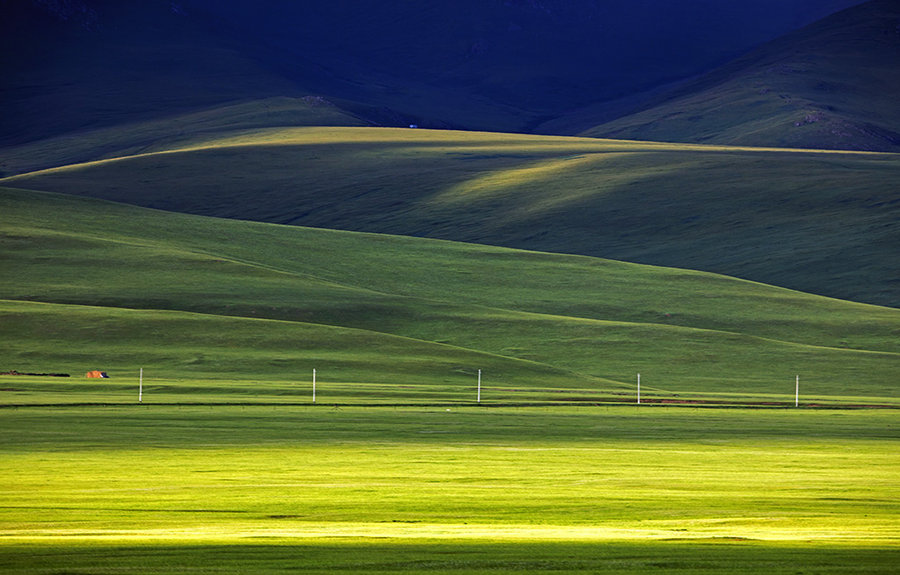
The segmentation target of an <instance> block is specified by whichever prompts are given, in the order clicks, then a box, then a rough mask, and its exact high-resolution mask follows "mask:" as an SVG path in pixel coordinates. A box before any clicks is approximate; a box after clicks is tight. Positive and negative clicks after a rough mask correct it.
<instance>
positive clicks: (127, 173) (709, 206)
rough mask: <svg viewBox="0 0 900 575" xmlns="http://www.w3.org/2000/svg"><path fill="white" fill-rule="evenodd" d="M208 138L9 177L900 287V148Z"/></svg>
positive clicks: (371, 133) (213, 208) (467, 238)
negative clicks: (899, 194) (899, 264)
mask: <svg viewBox="0 0 900 575" xmlns="http://www.w3.org/2000/svg"><path fill="white" fill-rule="evenodd" d="M198 139H199V140H201V141H194V142H187V143H183V144H181V145H174V144H169V145H161V148H160V147H157V148H154V149H155V150H156V151H154V152H152V153H142V154H137V155H130V156H126V157H121V158H113V159H107V160H100V161H95V162H88V163H82V164H76V165H69V166H63V167H60V168H55V169H50V170H44V171H37V172H32V173H29V174H22V175H19V176H14V177H10V178H6V179H3V180H0V183H3V184H5V185H8V186H15V187H23V188H29V189H36V190H43V191H55V192H62V193H67V194H78V195H85V196H91V197H97V198H102V199H108V200H114V201H120V202H126V203H133V204H138V205H142V206H146V207H153V208H159V209H165V210H170V211H178V212H188V213H194V214H200V215H208V216H216V217H227V218H236V219H249V220H257V221H265V222H272V223H280V224H292V225H303V226H313V227H319V228H331V229H343V230H352V231H366V232H379V233H390V234H400V235H412V236H423V237H433V238H441V239H449V240H456V241H463V242H474V243H479V244H489V245H503V246H507V247H515V248H525V249H532V250H540V251H550V252H557V253H573V254H583V255H590V256H599V257H605V258H613V259H617V260H625V261H633V262H638V263H647V264H654V265H665V266H672V267H679V268H688V269H702V270H705V271H713V272H717V273H724V274H727V275H731V276H736V277H742V278H745V279H753V280H756V281H762V282H764V283H769V284H773V285H780V286H784V287H789V288H792V289H798V290H801V291H807V292H811V293H818V294H822V295H828V296H832V297H838V298H841V299H850V300H854V301H864V302H868V303H877V304H882V305H892V306H895V307H896V306H897V305H898V303H900V294H898V293H897V285H900V284H898V283H897V280H898V279H900V276H898V270H897V268H896V266H895V265H894V264H893V262H894V261H897V259H898V258H897V256H898V254H897V250H896V246H897V245H900V237H898V232H897V226H896V221H898V219H897V215H898V214H897V210H898V206H900V204H898V203H897V201H896V190H895V186H894V182H896V181H897V178H898V177H900V161H898V157H897V156H895V155H891V154H859V153H825V152H819V151H797V150H793V151H788V150H775V149H757V148H732V147H724V146H720V147H712V146H697V145H683V144H654V143H641V142H624V141H609V140H594V139H589V138H557V137H546V136H526V135H510V134H486V133H466V132H450V131H430V130H404V129H377V128H354V127H345V128H283V129H268V130H256V131H247V132H244V133H241V134H230V135H229V134H224V135H223V134H216V135H210V136H209V137H208V138H207V139H203V138H202V137H200V136H198ZM47 153H49V152H47ZM39 156H40V153H36V154H28V157H34V158H36V157H39ZM101 157H102V156H101ZM35 161H36V160H35ZM57 165H58V164H57Z"/></svg>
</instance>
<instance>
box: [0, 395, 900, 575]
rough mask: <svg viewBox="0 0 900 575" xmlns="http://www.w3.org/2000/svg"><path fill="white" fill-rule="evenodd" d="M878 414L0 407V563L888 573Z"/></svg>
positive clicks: (891, 446) (892, 496)
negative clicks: (0, 478)
mask: <svg viewBox="0 0 900 575" xmlns="http://www.w3.org/2000/svg"><path fill="white" fill-rule="evenodd" d="M896 423H897V419H896V415H895V414H894V413H893V412H892V411H889V410H868V411H806V410H800V411H760V410H742V409H725V410H702V409H688V408H672V407H656V408H654V407H649V406H641V407H638V406H634V407H611V408H600V407H589V408H574V407H569V408H566V407H554V408H478V407H460V408H453V409H443V408H439V409H437V408H428V407H419V408H402V409H397V408H394V409H392V408H384V407H382V408H372V407H369V408H359V407H357V408H352V407H345V408H341V409H334V408H331V407H327V406H317V407H313V406H307V407H271V406H270V407H266V406H256V407H253V406H242V407H238V406H231V407H228V406H219V407H202V406H193V407H191V406H182V407H177V406H137V405H135V406H132V407H114V408H113V407H111V408H96V407H95V408H85V407H69V408H29V409H19V410H15V411H13V410H9V409H6V410H3V413H2V417H0V427H2V432H3V434H4V437H6V438H7V439H8V440H7V441H5V442H4V444H3V446H2V448H0V450H2V457H0V470H2V472H3V475H4V477H6V480H5V481H4V484H3V486H2V488H0V530H2V533H3V535H4V537H2V539H0V572H2V573H17V574H44V573H60V572H67V573H105V572H114V573H138V572H141V573H146V572H153V573H201V572H202V573H282V572H287V571H295V570H301V571H303V572H310V573H325V572H331V571H334V570H349V571H354V572H363V571H364V572H375V573H389V572H390V573H397V572H400V573H419V572H424V571H428V572H438V573H451V572H452V573H460V572H461V573H477V572H496V573H514V572H536V571H548V572H592V573H598V572H600V573H638V572H641V571H645V570H647V569H656V570H661V571H662V572H672V573H720V572H723V571H726V572H737V573H758V572H760V571H762V570H765V571H769V572H772V573H797V572H804V573H838V572H841V573H889V572H891V570H892V569H894V567H895V565H896V560H897V558H898V547H897V545H898V527H900V526H898V521H897V516H898V509H897V491H898V488H900V484H898V480H897V474H896V469H897V465H898V463H900V461H898V456H897V453H898V450H897V440H898V435H897V427H896Z"/></svg>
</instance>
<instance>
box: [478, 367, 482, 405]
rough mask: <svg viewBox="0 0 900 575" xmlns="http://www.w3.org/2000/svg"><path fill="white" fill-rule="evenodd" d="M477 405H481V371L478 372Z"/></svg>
mask: <svg viewBox="0 0 900 575" xmlns="http://www.w3.org/2000/svg"><path fill="white" fill-rule="evenodd" d="M478 403H481V370H480V369H479V370H478Z"/></svg>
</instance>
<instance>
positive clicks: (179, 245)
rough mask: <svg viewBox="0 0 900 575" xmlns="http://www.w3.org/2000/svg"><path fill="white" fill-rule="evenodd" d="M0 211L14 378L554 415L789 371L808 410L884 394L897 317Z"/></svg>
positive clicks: (731, 282)
mask: <svg viewBox="0 0 900 575" xmlns="http://www.w3.org/2000/svg"><path fill="white" fill-rule="evenodd" d="M0 207H2V209H3V214H4V227H3V233H2V234H0V254H2V255H3V264H4V269H10V270H14V272H15V273H6V274H2V275H0V348H2V349H3V355H2V357H0V359H2V361H3V362H9V363H7V365H11V367H12V368H15V369H18V370H20V371H33V372H40V371H47V369H48V368H47V366H53V369H54V370H59V371H64V372H65V371H70V372H77V371H81V369H82V368H81V366H83V365H85V364H95V363H96V362H101V361H102V364H103V365H104V367H105V369H109V370H110V371H115V370H118V371H119V372H130V373H136V372H137V368H138V367H139V366H141V365H144V366H148V365H152V366H153V371H154V376H155V377H170V378H171V377H179V378H196V377H210V378H217V379H223V378H228V379H232V378H234V379H238V380H245V381H246V380H250V381H253V382H257V385H265V386H267V385H270V384H271V383H270V382H271V381H272V380H273V379H277V380H280V381H285V380H287V381H292V382H293V383H294V386H292V387H293V391H290V390H286V393H290V394H292V395H293V396H294V397H295V394H296V393H297V390H296V382H297V379H296V378H297V376H298V373H303V374H304V375H305V374H307V373H309V370H308V369H307V367H309V368H312V367H317V366H318V367H319V369H320V370H321V371H320V373H322V374H324V375H325V377H326V378H327V380H329V381H339V382H360V383H364V384H375V383H377V384H381V385H389V386H391V387H394V388H397V387H398V386H402V385H410V384H412V385H415V386H422V385H423V384H425V385H427V386H431V387H432V388H433V391H434V393H436V394H437V393H448V392H452V391H453V390H456V391H457V392H458V393H457V396H456V397H457V398H462V397H464V396H462V395H461V393H462V392H464V391H468V394H467V395H466V396H465V398H466V399H468V400H469V401H471V391H472V387H473V385H472V384H473V383H474V382H473V379H474V377H473V376H474V375H475V371H474V370H475V369H476V368H482V367H483V368H484V369H485V370H486V374H488V377H489V378H490V381H491V386H492V391H491V394H492V397H494V398H496V397H497V396H498V395H499V394H501V393H502V394H504V396H506V397H510V395H519V396H521V395H522V393H528V394H529V397H535V395H534V394H538V393H542V394H543V395H542V397H543V398H549V399H553V400H555V401H558V400H560V399H564V398H566V397H583V395H584V394H596V393H605V394H607V395H609V394H611V393H616V394H621V393H622V392H623V391H624V392H625V393H627V394H629V395H630V393H631V390H632V389H633V378H634V374H635V372H636V371H638V370H639V371H640V372H641V373H642V374H643V375H644V377H645V379H644V384H645V386H646V391H647V392H648V393H655V394H661V395H664V396H668V397H671V396H672V394H673V393H675V394H677V393H679V392H689V393H691V394H693V396H696V395H706V394H719V395H720V396H724V397H726V398H727V397H733V396H734V394H741V395H745V396H746V395H753V396H756V397H757V398H758V397H760V394H780V395H781V397H783V398H784V397H785V396H787V394H788V393H790V392H792V391H793V386H792V384H793V377H794V374H796V373H802V374H809V377H810V381H814V382H815V383H814V386H815V388H814V389H813V388H812V386H810V387H809V388H808V391H806V392H805V393H808V394H810V395H814V396H818V397H821V396H845V397H846V396H869V397H872V396H880V397H884V398H892V397H895V395H896V381H895V378H893V377H892V376H893V375H896V362H897V358H898V352H900V347H898V341H897V339H896V338H895V337H893V334H894V333H895V332H896V330H897V329H898V326H900V310H896V309H889V308H880V307H876V306H869V305H863V304H857V303H851V302H843V301H837V300H833V299H829V298H822V297H817V296H812V295H808V294H803V293H798V292H793V291H790V290H785V289H781V288H774V287H771V286H765V285H761V284H757V283H753V282H747V281H741V280H736V279H733V278H728V277H723V276H717V275H713V274H708V273H700V272H691V271H686V270H676V269H665V268H653V267H648V266H640V265H635V264H627V263H622V262H614V261H607V260H598V259H594V258H585V257H579V256H565V255H559V254H546V253H535V252H524V251H518V250H509V249H502V248H495V247H488V246H473V245H465V244H458V243H452V242H440V241H433V240H425V239H420V238H408V237H397V236H381V235H370V234H356V233H348V232H336V231H331V230H316V229H309V228H299V227H287V226H273V225H267V224H260V223H256V222H239V221H227V220H218V219H211V218H203V217H197V216H189V215H185V214H172V213H165V212H159V211H155V210H146V209H141V208H136V207H134V206H126V205H121V204H111V203H108V202H101V201H97V200H93V199H85V198H76V197H73V196H63V195H56V194H43V193H36V192H29V191H23V190H12V189H4V188H0ZM144 362H149V364H148V363H144ZM6 369H10V367H7V368H6ZM860 374H865V377H862V376H861V375H860ZM563 390H568V393H570V394H571V393H572V392H573V391H578V392H580V394H581V395H577V396H572V395H563V396H561V395H560V392H563ZM248 391H249V390H248ZM398 391H399V390H398ZM401 392H402V391H401ZM357 393H359V391H357ZM290 398H291V397H290V396H289V397H288V398H287V399H290Z"/></svg>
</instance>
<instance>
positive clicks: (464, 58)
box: [0, 0, 858, 146]
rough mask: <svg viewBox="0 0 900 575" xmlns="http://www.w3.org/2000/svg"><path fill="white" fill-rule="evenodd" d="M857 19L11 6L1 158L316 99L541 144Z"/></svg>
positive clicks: (476, 2)
mask: <svg viewBox="0 0 900 575" xmlns="http://www.w3.org/2000/svg"><path fill="white" fill-rule="evenodd" d="M855 1H858V0H757V1H756V2H752V3H740V4H732V3H728V4H726V3H713V4H711V3H710V2H708V0H682V1H680V2H678V3H671V2H659V1H658V0H630V1H629V2H600V1H598V0H540V1H538V0H528V1H522V0H515V1H513V0H508V1H501V0H489V1H484V0H463V1H454V2H450V1H439V2H387V3H385V2H379V3H373V2H367V1H363V0H348V1H343V2H294V1H292V0H268V1H267V2H264V3H259V2H251V1H230V2H220V1H218V0H178V1H170V0H140V1H138V0H118V1H112V0H67V1H65V2H61V1H55V0H53V1H51V0H30V1H29V0H13V1H11V2H5V3H4V4H3V7H2V10H3V14H2V16H3V17H2V18H0V76H2V78H3V80H2V84H0V107H2V109H3V111H4V113H3V116H2V118H0V146H2V145H4V144H22V143H26V142H33V141H35V140H38V139H43V138H47V137H56V136H60V135H64V134H67V133H71V132H79V131H81V130H85V129H89V130H94V129H98V128H104V127H109V126H114V125H121V124H131V123H134V122H139V121H145V120H150V119H159V118H164V117H170V116H174V115H181V114H185V113H193V112H197V111H201V110H204V109H207V108H210V107H221V106H223V105H226V104H231V103H235V102H247V101H253V100H259V99H266V98H274V97H288V98H299V97H304V96H320V97H325V98H326V99H328V100H329V101H331V102H332V103H333V104H335V105H336V106H338V107H339V108H341V109H343V110H345V111H346V112H348V113H350V114H351V115H353V116H356V117H358V118H362V119H363V120H365V121H367V122H372V123H376V124H380V125H393V126H404V125H408V124H410V123H417V124H420V125H423V126H429V127H453V128H465V129H486V130H492V131H528V130H529V129H530V128H531V127H532V126H534V125H536V124H537V123H540V122H542V121H543V120H545V119H547V118H553V117H555V116H557V115H559V114H561V113H564V112H565V111H567V110H569V109H572V108H574V107H578V106H582V105H585V104H589V103H592V102H596V101H605V100H609V99H615V98H621V97H627V96H630V95H632V94H633V93H635V92H637V91H643V90H646V89H648V88H653V87H655V86H658V85H659V84H662V83H666V82H669V81H672V80H676V79H681V78H684V77H687V76H691V75H695V74H698V73H700V72H703V71H705V70H708V69H709V68H710V67H712V66H715V65H717V64H720V63H722V62H724V61H726V60H727V59H728V58H730V57H732V56H734V55H736V54H739V53H741V52H743V51H745V50H747V49H748V48H750V47H752V46H754V45H756V44H758V43H760V42H762V41H764V40H767V39H770V38H773V37H775V36H777V35H779V34H781V33H783V32H785V31H787V30H790V29H792V28H794V27H796V26H798V25H799V24H800V23H803V22H806V21H809V20H810V18H813V17H816V16H818V15H821V14H825V13H828V11H830V10H834V9H836V8H837V7H840V6H845V5H849V4H852V3H853V2H855Z"/></svg>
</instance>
